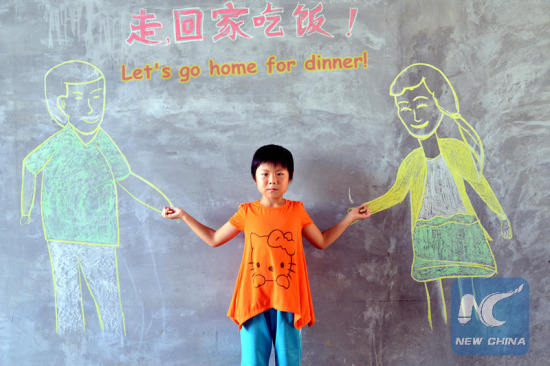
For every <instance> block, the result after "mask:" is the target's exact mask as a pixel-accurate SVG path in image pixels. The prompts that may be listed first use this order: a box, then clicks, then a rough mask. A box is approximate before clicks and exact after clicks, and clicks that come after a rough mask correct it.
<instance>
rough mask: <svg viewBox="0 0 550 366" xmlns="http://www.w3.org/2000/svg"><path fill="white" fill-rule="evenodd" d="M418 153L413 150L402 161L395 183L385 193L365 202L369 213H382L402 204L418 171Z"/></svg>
mask: <svg viewBox="0 0 550 366" xmlns="http://www.w3.org/2000/svg"><path fill="white" fill-rule="evenodd" d="M419 153H420V151H419V150H418V149H417V150H414V151H413V152H411V153H410V154H409V155H408V156H407V157H406V158H405V160H403V162H402V163H401V165H400V166H399V169H398V171H397V176H396V178H395V183H394V184H393V186H392V187H391V188H390V189H389V190H388V191H387V192H386V193H384V194H383V195H382V196H380V197H378V198H375V199H373V200H372V201H368V202H365V204H366V205H367V206H368V207H369V208H370V210H371V213H373V214H374V213H377V212H380V211H384V210H385V209H388V208H390V207H392V206H395V205H396V204H398V203H401V202H403V200H404V199H405V197H407V194H408V193H409V190H410V187H411V183H412V178H413V177H414V176H415V175H416V174H417V172H418V169H419V163H420V160H419V157H420V156H419Z"/></svg>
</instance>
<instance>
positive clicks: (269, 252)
mask: <svg viewBox="0 0 550 366" xmlns="http://www.w3.org/2000/svg"><path fill="white" fill-rule="evenodd" d="M251 173H252V178H253V179H254V182H255V183H256V186H257V188H258V191H259V192H260V194H261V196H262V197H261V199H260V200H259V201H254V202H249V203H243V204H241V205H240V206H239V209H238V211H237V212H236V213H235V215H233V216H232V217H231V218H230V219H229V221H228V222H227V223H225V224H224V225H223V226H222V227H220V228H219V229H218V230H214V229H211V228H209V227H207V226H205V225H203V224H202V223H200V222H198V221H197V220H195V219H194V218H193V217H192V216H191V215H189V214H188V213H187V212H185V211H184V210H182V209H181V208H177V207H166V208H165V209H164V210H163V212H162V215H163V216H164V217H166V218H168V219H182V220H183V221H185V223H186V224H187V225H188V226H189V227H190V228H191V229H192V230H193V231H194V232H195V233H196V234H197V235H198V236H199V237H200V238H201V239H202V240H204V241H205V242H206V243H207V244H208V245H210V246H212V247H217V246H220V245H222V244H224V243H226V242H228V241H229V240H231V239H232V238H234V237H235V236H236V235H237V234H238V233H239V232H241V231H244V234H245V246H244V253H243V259H242V263H241V266H240V270H239V274H238V277H237V282H236V285H235V291H234V293H233V299H232V301H231V305H230V306H229V311H228V314H227V315H228V316H229V317H230V318H231V319H233V321H235V322H236V323H237V324H238V325H239V329H240V334H241V346H242V363H241V364H242V365H267V364H268V362H269V357H270V354H271V348H272V345H274V347H275V360H276V363H277V365H299V364H300V359H301V354H302V344H301V328H302V327H303V326H304V325H306V324H308V325H309V326H311V325H313V323H314V322H315V317H314V314H313V306H312V302H311V294H310V289H309V281H308V275H307V269H306V261H305V257H304V250H303V246H302V235H303V236H305V237H306V239H307V240H308V241H309V242H310V243H311V244H313V245H314V246H315V247H317V248H319V249H326V248H327V247H328V246H329V245H331V244H332V243H333V242H334V241H335V240H336V239H337V238H338V237H339V236H340V235H341V234H342V233H343V232H344V230H346V228H347V227H348V226H349V225H350V224H351V223H352V222H354V221H355V220H362V219H365V218H367V217H369V216H370V211H369V209H368V207H367V206H366V205H362V206H360V207H356V208H354V209H352V210H350V212H349V213H348V214H347V215H346V216H345V217H344V218H343V219H342V220H341V221H340V222H339V223H337V224H336V225H335V226H333V227H332V228H330V229H328V230H326V231H324V232H321V231H320V230H319V229H318V228H317V226H315V224H314V223H313V221H312V220H311V218H310V217H309V215H308V214H307V212H306V210H305V208H304V205H303V204H302V203H301V202H297V201H290V200H287V199H285V198H284V197H283V196H284V194H285V192H286V190H287V188H288V186H289V184H290V182H291V181H292V177H293V173H294V162H293V158H292V154H291V153H290V151H288V150H287V149H285V148H284V147H281V146H277V145H267V146H263V147H261V148H260V149H258V150H257V151H256V153H255V154H254V157H253V159H252V165H251Z"/></svg>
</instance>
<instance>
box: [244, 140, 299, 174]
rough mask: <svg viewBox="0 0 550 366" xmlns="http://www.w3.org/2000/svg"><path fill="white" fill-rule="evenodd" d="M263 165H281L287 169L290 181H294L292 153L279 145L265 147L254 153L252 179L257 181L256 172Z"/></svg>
mask: <svg viewBox="0 0 550 366" xmlns="http://www.w3.org/2000/svg"><path fill="white" fill-rule="evenodd" d="M263 163H271V164H273V165H277V164H280V165H281V166H282V167H283V168H286V169H287V170H288V173H289V179H291V180H292V177H293V176H294V159H293V158H292V153H291V152H290V151H288V150H287V149H285V148H284V147H282V146H279V145H265V146H262V147H260V148H259V149H258V150H256V152H255V153H254V156H253V157H252V164H251V166H250V172H251V173H252V179H254V181H256V170H258V167H259V166H260V165H262V164H263Z"/></svg>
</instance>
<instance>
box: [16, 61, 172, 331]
mask: <svg viewBox="0 0 550 366" xmlns="http://www.w3.org/2000/svg"><path fill="white" fill-rule="evenodd" d="M44 84H45V94H46V102H47V106H48V111H49V113H50V115H51V117H52V118H53V119H54V121H56V122H57V123H58V124H59V125H60V126H61V127H62V129H61V130H60V131H58V132H56V133H54V134H53V135H52V136H50V137H49V138H48V139H46V140H45V141H44V142H43V143H42V144H40V145H39V146H38V147H36V148H35V149H34V150H32V151H31V152H30V153H29V154H28V155H27V156H26V157H25V159H24V160H23V167H22V168H23V169H22V170H23V172H22V174H23V176H22V189H21V216H22V217H21V224H22V225H25V224H29V223H30V221H31V219H30V215H31V212H32V208H33V205H34V202H35V197H36V189H37V176H38V174H39V173H42V185H41V189H40V203H41V204H40V206H41V215H42V225H43V230H44V236H45V239H46V242H47V245H48V251H49V256H50V261H51V267H52V278H53V286H54V297H55V316H56V331H57V332H58V333H65V332H68V331H78V330H80V329H85V328H86V319H85V316H84V306H83V298H82V293H83V292H86V290H87V291H88V292H89V294H90V295H91V298H92V299H93V302H94V305H95V309H96V312H97V317H98V320H99V325H100V327H101V330H102V331H109V332H114V333H117V334H120V332H123V333H124V334H126V326H125V320H124V312H123V309H122V302H121V296H120V282H119V275H118V261H117V247H118V246H119V243H120V235H119V220H118V192H119V189H120V188H122V189H123V190H125V191H127V192H128V193H129V194H130V195H131V196H132V197H133V198H134V199H136V200H137V201H139V202H141V203H142V204H144V205H146V206H148V207H150V208H151V209H153V210H155V211H159V210H157V209H155V208H154V207H162V206H163V205H164V204H166V203H170V201H169V200H168V198H167V197H166V196H165V195H164V194H163V193H162V192H161V191H160V190H159V189H158V188H156V187H155V186H154V185H152V184H151V183H149V182H148V181H146V180H145V179H143V178H141V177H140V176H138V175H136V174H135V173H133V172H132V171H131V169H130V166H129V164H128V161H127V160H126V158H125V157H124V155H123V154H122V152H121V151H120V150H119V148H118V147H117V145H116V143H115V142H114V141H113V140H112V139H111V137H110V136H109V135H108V134H107V133H106V132H105V131H104V130H103V129H102V128H101V123H102V121H103V118H104V114H105V96H106V90H105V89H106V83H105V77H104V76H103V73H102V72H101V71H100V70H99V69H98V68H97V67H95V66H94V65H92V64H90V63H87V62H84V61H75V60H72V61H67V62H63V63H61V64H59V65H57V66H55V67H53V68H52V69H50V70H49V71H48V72H47V73H46V76H45V83H44ZM141 197H153V198H152V199H149V200H154V201H158V202H155V206H152V205H149V204H148V203H146V202H145V199H142V198H141ZM157 204H158V205H159V206H156V205H157ZM159 212H160V211H159Z"/></svg>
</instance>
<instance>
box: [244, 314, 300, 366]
mask: <svg viewBox="0 0 550 366" xmlns="http://www.w3.org/2000/svg"><path fill="white" fill-rule="evenodd" d="M272 346H274V347H275V364H276V365H277V366H299V365H300V360H301V358H302V332H301V330H298V329H296V327H295V326H294V314H292V313H287V312H284V311H279V310H275V309H269V310H266V311H264V312H263V313H261V314H258V315H256V316H255V317H253V318H251V319H248V320H247V321H246V322H245V323H244V324H243V326H242V328H241V350H242V351H241V366H267V365H268V363H269V356H270V355H271V347H272Z"/></svg>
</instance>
